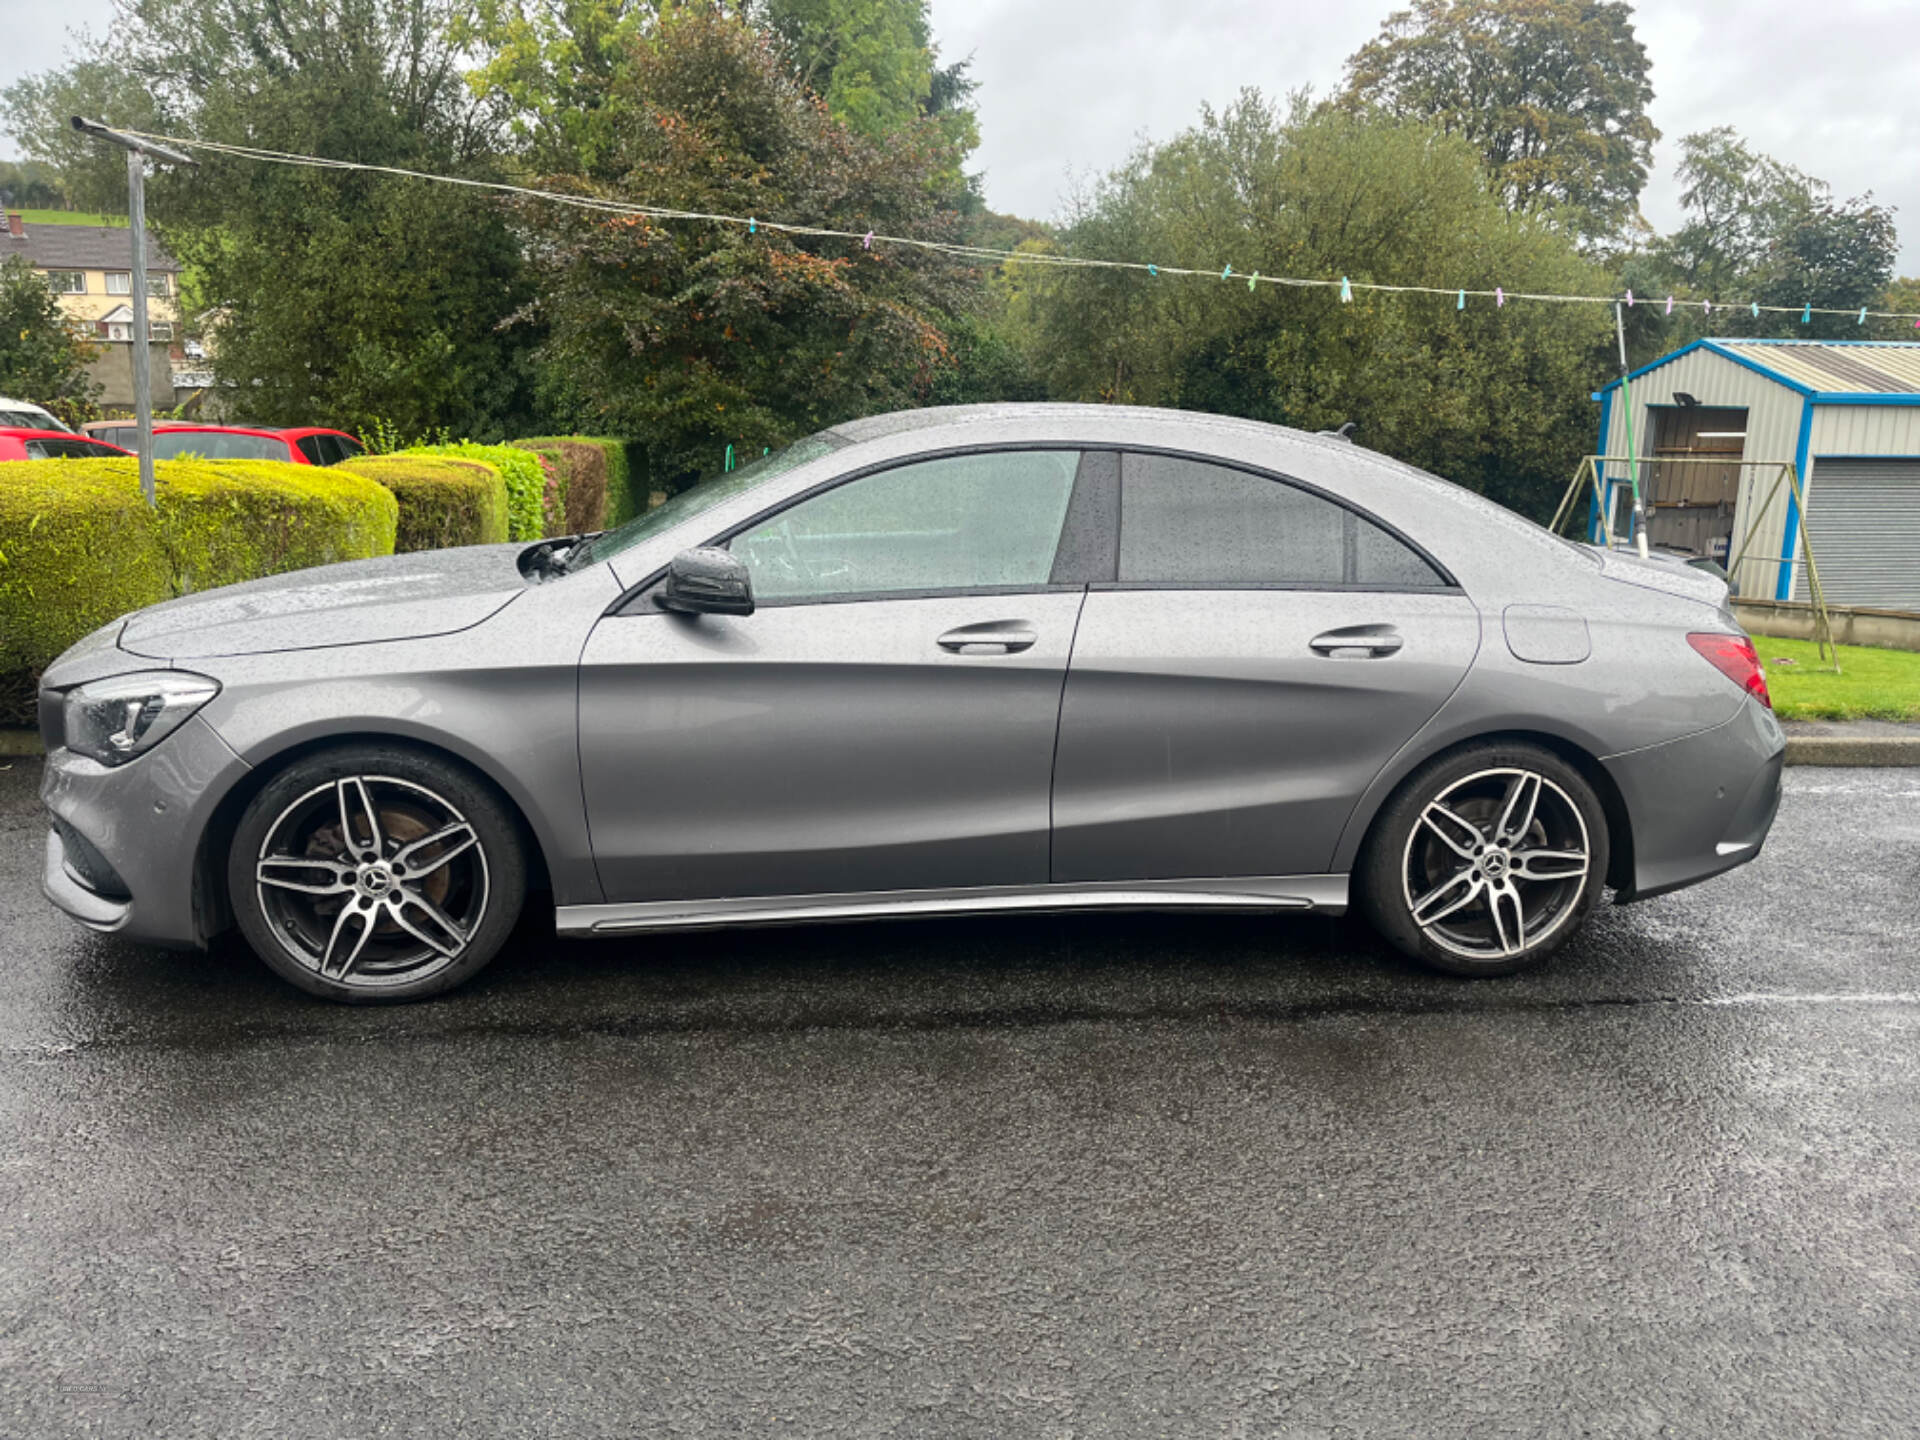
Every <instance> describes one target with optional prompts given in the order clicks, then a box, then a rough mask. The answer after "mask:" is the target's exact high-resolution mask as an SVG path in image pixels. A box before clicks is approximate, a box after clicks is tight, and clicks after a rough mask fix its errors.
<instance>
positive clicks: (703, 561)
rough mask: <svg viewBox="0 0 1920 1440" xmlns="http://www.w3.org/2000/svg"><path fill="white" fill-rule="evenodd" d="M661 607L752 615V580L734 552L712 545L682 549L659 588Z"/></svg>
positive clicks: (686, 612) (696, 612)
mask: <svg viewBox="0 0 1920 1440" xmlns="http://www.w3.org/2000/svg"><path fill="white" fill-rule="evenodd" d="M658 603H659V605H660V608H661V609H662V610H672V611H675V612H677V613H679V614H682V615H751V614H752V613H753V579H752V577H751V576H750V575H749V574H748V573H747V567H746V563H745V562H744V561H742V560H741V559H740V557H739V556H738V555H735V554H734V553H733V552H732V551H729V550H721V549H719V548H717V547H713V546H703V547H702V548H700V549H697V550H682V551H681V552H680V553H679V554H678V555H676V556H674V557H673V561H672V563H671V564H670V565H668V566H667V578H666V583H665V584H663V585H662V586H661V587H660V593H659V596H658Z"/></svg>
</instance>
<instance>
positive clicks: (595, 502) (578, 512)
mask: <svg viewBox="0 0 1920 1440" xmlns="http://www.w3.org/2000/svg"><path fill="white" fill-rule="evenodd" d="M513 443H514V445H515V447H517V448H518V449H521V450H531V451H533V453H534V454H536V455H539V456H542V457H543V458H545V459H546V460H547V461H548V462H549V463H550V464H551V465H552V466H553V469H554V473H555V474H556V475H558V476H559V477H560V493H561V495H562V497H563V510H564V514H563V515H562V516H561V518H560V528H561V533H563V534H567V535H581V534H587V533H590V532H592V531H595V530H604V529H606V528H607V452H606V450H605V449H604V448H603V447H602V446H600V445H597V444H595V443H594V442H593V441H591V440H573V439H557V438H556V439H552V440H516V441H514V442H513Z"/></svg>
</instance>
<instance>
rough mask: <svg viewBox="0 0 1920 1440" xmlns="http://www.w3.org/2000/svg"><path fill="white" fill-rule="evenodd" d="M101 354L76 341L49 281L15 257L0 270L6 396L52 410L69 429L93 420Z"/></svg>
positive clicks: (1, 385) (0, 377)
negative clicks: (93, 370) (95, 367)
mask: <svg viewBox="0 0 1920 1440" xmlns="http://www.w3.org/2000/svg"><path fill="white" fill-rule="evenodd" d="M97 354H98V351H97V350H96V349H95V347H94V346H92V345H90V344H88V343H87V342H86V341H85V340H82V339H81V338H80V337H79V336H78V335H76V334H75V333H74V331H73V329H72V327H70V326H69V325H68V324H67V320H66V317H65V316H64V315H62V314H61V313H60V302H59V301H57V300H55V299H54V298H53V292H52V291H51V290H49V289H48V288H47V282H46V280H45V279H43V278H42V277H41V276H40V275H39V274H38V273H37V272H36V271H35V270H34V268H33V266H32V265H30V264H28V263H27V261H26V260H25V259H24V258H22V257H20V256H17V255H16V256H14V257H13V258H11V259H9V260H7V261H6V262H5V263H4V264H0V395H6V396H9V397H11V398H12V399H15V400H26V401H28V402H30V403H32V404H34V405H39V406H41V407H43V408H44V409H47V410H51V411H52V412H53V413H54V414H55V415H58V416H59V417H60V418H61V420H63V421H65V422H66V423H67V424H68V425H78V424H79V423H80V422H81V421H83V420H92V419H94V418H95V417H96V416H98V414H99V411H98V410H97V409H96V408H95V406H94V402H95V401H96V400H97V399H98V398H99V396H100V386H99V384H98V382H96V381H95V380H94V379H93V378H92V376H91V375H89V374H88V373H87V366H88V364H89V363H90V362H91V361H92V360H93V359H94V358H95V357H96V355H97Z"/></svg>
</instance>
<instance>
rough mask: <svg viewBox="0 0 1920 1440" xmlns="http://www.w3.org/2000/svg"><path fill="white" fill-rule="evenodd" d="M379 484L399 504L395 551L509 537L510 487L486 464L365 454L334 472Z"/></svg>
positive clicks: (490, 542) (489, 542) (484, 542)
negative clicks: (508, 499)
mask: <svg viewBox="0 0 1920 1440" xmlns="http://www.w3.org/2000/svg"><path fill="white" fill-rule="evenodd" d="M334 468H335V469H336V470H347V471H351V472H352V473H353V474H355V475H364V476H366V477H367V478H368V479H369V480H377V481H379V482H380V484H382V485H384V486H386V488H387V489H389V490H391V491H392V492H393V498H394V499H395V500H397V501H399V502H400V530H399V534H398V536H397V537H396V538H395V540H394V542H393V548H394V549H395V550H396V551H412V550H448V549H451V548H453V547H454V546H456V545H493V544H497V543H499V542H500V541H502V540H505V539H506V538H507V485H506V481H505V480H503V479H502V478H501V476H500V472H499V471H498V470H497V469H495V468H494V467H493V466H492V465H489V464H487V463H486V462H485V461H483V460H456V459H453V458H452V457H451V456H443V455H362V456H360V457H358V458H357V459H353V460H348V461H345V462H343V463H342V464H339V465H336V466H335V467H334Z"/></svg>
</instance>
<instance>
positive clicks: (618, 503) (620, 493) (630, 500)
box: [513, 435, 647, 530]
mask: <svg viewBox="0 0 1920 1440" xmlns="http://www.w3.org/2000/svg"><path fill="white" fill-rule="evenodd" d="M513 443H514V444H515V445H520V446H524V447H526V448H528V449H540V448H543V447H546V446H550V445H559V444H563V443H564V444H572V445H592V446H594V447H595V448H596V449H598V450H599V451H600V453H601V454H602V455H604V456H606V457H607V482H606V483H607V503H606V512H605V514H604V515H603V516H602V517H601V521H600V524H599V525H591V526H586V527H583V528H586V529H591V530H598V529H600V528H602V527H603V526H604V527H605V528H608V529H611V528H612V527H613V526H615V525H624V524H625V523H626V522H627V521H629V520H631V519H632V518H633V517H634V516H636V515H638V514H640V513H641V512H642V511H644V510H645V509H646V508H647V496H646V494H645V489H646V480H645V476H644V475H643V473H642V471H641V468H640V467H639V466H637V465H635V464H634V462H633V447H632V446H630V445H629V444H628V443H627V442H626V441H624V440H612V439H609V438H607V437H606V436H603V435H534V436H531V437H529V438H528V439H525V440H516V441H514V442H513Z"/></svg>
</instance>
